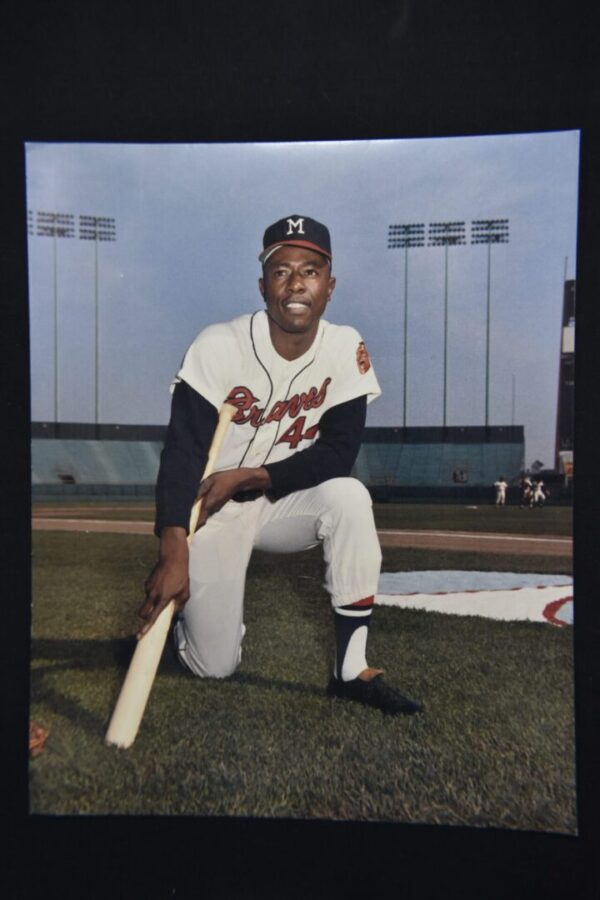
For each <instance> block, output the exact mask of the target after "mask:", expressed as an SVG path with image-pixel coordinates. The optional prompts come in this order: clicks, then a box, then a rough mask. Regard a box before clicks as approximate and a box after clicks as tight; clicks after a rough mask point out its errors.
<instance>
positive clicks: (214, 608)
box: [173, 583, 246, 678]
mask: <svg viewBox="0 0 600 900" xmlns="http://www.w3.org/2000/svg"><path fill="white" fill-rule="evenodd" d="M227 588H229V589H230V590H229V591H228V590H227ZM237 588H238V586H237V585H235V584H233V583H229V584H227V583H225V584H223V585H218V586H213V590H207V589H206V588H205V589H204V590H202V591H200V592H199V594H198V593H196V594H195V593H194V589H193V586H192V596H191V597H190V599H189V600H188V602H187V603H186V605H185V607H184V608H183V611H182V613H181V614H180V615H179V617H178V619H177V621H176V623H175V626H174V629H173V639H174V641H175V651H176V653H177V656H178V658H179V660H180V661H181V663H182V664H183V665H184V666H185V667H186V668H187V669H189V670H190V671H191V672H193V674H194V675H198V676H200V677H201V678H227V677H228V676H229V675H233V673H234V672H235V670H236V669H237V667H238V665H239V664H240V660H241V656H242V650H241V643H242V638H243V636H244V632H245V630H246V629H245V626H244V625H243V623H242V604H241V603H240V602H239V601H238V600H237V598H236V595H237V593H238V589H237Z"/></svg>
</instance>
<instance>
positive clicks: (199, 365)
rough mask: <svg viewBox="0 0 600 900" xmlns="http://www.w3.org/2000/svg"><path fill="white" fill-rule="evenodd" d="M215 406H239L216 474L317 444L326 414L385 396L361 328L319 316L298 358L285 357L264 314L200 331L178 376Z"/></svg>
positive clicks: (217, 407) (263, 461)
mask: <svg viewBox="0 0 600 900" xmlns="http://www.w3.org/2000/svg"><path fill="white" fill-rule="evenodd" d="M178 380H183V381H185V382H186V383H187V384H189V385H190V386H191V387H192V388H193V389H194V390H195V391H197V392H198V393H199V394H201V395H202V397H204V398H205V399H206V400H208V401H209V402H210V403H211V404H212V405H213V406H214V407H215V408H216V409H220V408H221V406H222V404H223V403H224V402H226V401H227V402H229V403H231V404H232V405H233V406H235V407H236V409H237V412H236V414H235V415H234V417H233V420H232V426H230V428H229V429H228V431H227V434H226V436H225V440H224V442H223V446H222V448H221V451H220V453H219V456H218V458H217V460H216V463H215V471H217V472H218V471H222V470H224V469H232V468H237V467H239V466H249V467H260V466H263V465H265V464H266V463H267V462H271V463H274V462H278V461H280V460H283V459H285V458H286V457H288V456H290V455H292V454H293V453H296V452H297V451H298V450H304V449H306V448H308V447H310V446H311V444H313V443H314V442H315V441H316V439H317V435H318V431H319V420H320V418H321V416H322V415H323V414H324V413H325V412H326V411H327V410H328V409H330V408H331V407H333V406H338V405H339V404H341V403H345V402H346V401H348V400H352V399H353V398H355V397H360V396H366V398H367V402H370V401H371V400H374V399H375V397H378V396H379V395H380V393H381V389H380V387H379V384H378V382H377V378H376V376H375V373H374V371H373V367H372V366H371V363H370V360H369V358H368V355H367V353H366V349H365V346H364V343H363V341H362V339H361V337H360V335H359V333H358V331H356V329H354V328H352V327H350V326H348V325H332V324H331V323H330V322H326V321H325V320H323V319H321V320H320V322H319V328H318V331H317V335H316V337H315V340H314V341H313V343H312V345H311V347H310V348H309V349H308V350H307V351H306V353H304V354H303V355H302V356H301V357H298V358H297V359H294V360H291V361H290V360H286V359H284V358H283V357H281V356H279V354H278V353H277V351H276V350H275V348H274V347H273V344H272V342H271V338H270V333H269V322H268V317H267V314H266V312H265V311H264V310H260V311H258V312H256V313H253V314H248V315H243V316H240V317H238V318H236V319H233V320H232V321H230V322H223V323H218V324H215V325H210V326H209V327H208V328H206V329H204V331H202V332H200V334H199V335H198V337H197V338H196V339H195V340H194V342H193V343H192V345H191V347H190V348H189V350H188V351H187V353H186V355H185V357H184V360H183V364H182V366H181V368H180V370H179V372H178V373H177V378H176V381H175V383H176V382H177V381H178Z"/></svg>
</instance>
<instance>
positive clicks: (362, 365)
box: [356, 341, 371, 375]
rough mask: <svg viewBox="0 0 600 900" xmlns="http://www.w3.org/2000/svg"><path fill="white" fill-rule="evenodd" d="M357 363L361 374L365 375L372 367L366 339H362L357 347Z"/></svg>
mask: <svg viewBox="0 0 600 900" xmlns="http://www.w3.org/2000/svg"><path fill="white" fill-rule="evenodd" d="M356 365H357V366H358V371H359V372H360V374H361V375H365V374H366V373H367V372H368V371H369V369H370V368H371V360H370V359H369V354H368V352H367V348H366V346H365V342H364V341H360V342H359V344H358V347H357V348H356Z"/></svg>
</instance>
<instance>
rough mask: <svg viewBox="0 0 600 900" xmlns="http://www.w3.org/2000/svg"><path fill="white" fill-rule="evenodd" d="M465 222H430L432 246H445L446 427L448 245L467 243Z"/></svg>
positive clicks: (445, 389) (444, 401)
mask: <svg viewBox="0 0 600 900" xmlns="http://www.w3.org/2000/svg"><path fill="white" fill-rule="evenodd" d="M466 242H467V241H466V237H465V223H464V222H430V223H429V239H428V244H429V246H430V247H443V248H444V251H445V252H444V256H445V265H444V387H443V403H442V405H443V410H444V428H445V427H446V424H447V398H448V247H454V246H456V245H457V244H466Z"/></svg>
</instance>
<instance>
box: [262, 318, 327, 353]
mask: <svg viewBox="0 0 600 900" xmlns="http://www.w3.org/2000/svg"><path fill="white" fill-rule="evenodd" d="M268 321H269V334H270V336H271V343H272V344H273V347H274V348H275V350H276V352H277V353H278V354H279V356H282V357H283V358H284V359H287V360H289V361H291V360H293V359H298V357H300V356H303V355H304V354H305V353H306V351H307V350H309V349H310V347H311V346H312V343H313V341H314V339H315V337H316V336H317V332H318V330H319V322H315V324H314V327H312V328H311V329H310V330H309V331H303V332H291V331H284V330H283V328H281V326H280V325H278V324H277V323H276V322H274V321H273V320H272V319H271V318H270V317H269V320H268Z"/></svg>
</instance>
